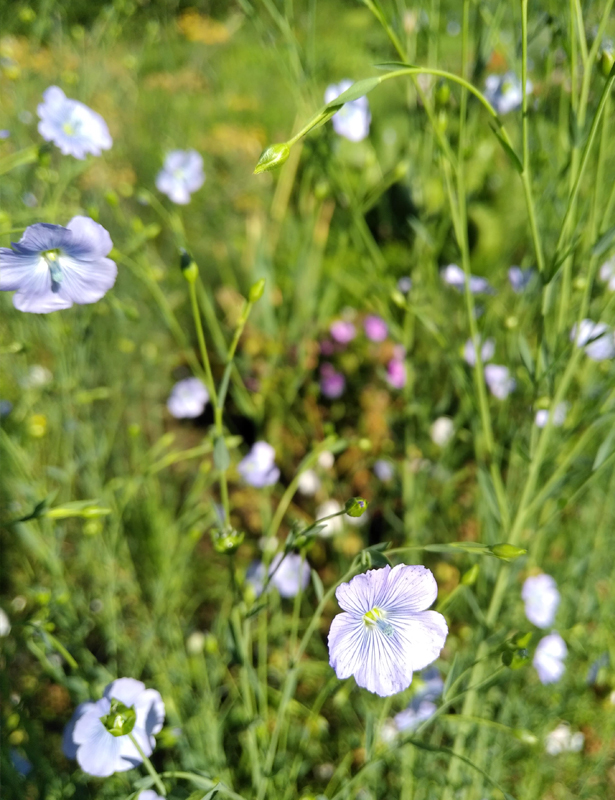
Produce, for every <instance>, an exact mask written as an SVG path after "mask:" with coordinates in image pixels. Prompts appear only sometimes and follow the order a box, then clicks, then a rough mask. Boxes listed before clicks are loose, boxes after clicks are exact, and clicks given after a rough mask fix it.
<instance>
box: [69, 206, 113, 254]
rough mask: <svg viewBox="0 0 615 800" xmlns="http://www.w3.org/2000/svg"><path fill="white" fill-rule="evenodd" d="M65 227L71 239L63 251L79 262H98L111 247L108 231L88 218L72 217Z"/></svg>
mask: <svg viewBox="0 0 615 800" xmlns="http://www.w3.org/2000/svg"><path fill="white" fill-rule="evenodd" d="M66 227H67V228H68V230H69V231H70V232H71V233H72V238H71V241H70V244H68V245H66V248H65V250H66V252H67V253H68V254H69V255H70V256H73V258H76V259H79V260H80V261H98V260H99V259H102V258H103V257H104V256H106V255H107V253H109V252H110V250H111V249H112V247H113V242H112V241H111V237H110V236H109V233H108V231H106V230H105V229H104V228H103V226H102V225H99V224H98V223H97V222H94V220H93V219H90V218H89V217H80V216H77V217H73V218H72V219H71V221H70V222H69V223H68V225H67V226H66Z"/></svg>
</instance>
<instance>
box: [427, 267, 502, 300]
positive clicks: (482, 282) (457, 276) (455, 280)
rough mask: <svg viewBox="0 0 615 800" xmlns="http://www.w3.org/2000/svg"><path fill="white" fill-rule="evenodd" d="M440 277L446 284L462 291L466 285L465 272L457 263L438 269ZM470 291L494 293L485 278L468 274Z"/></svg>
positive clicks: (474, 292)
mask: <svg viewBox="0 0 615 800" xmlns="http://www.w3.org/2000/svg"><path fill="white" fill-rule="evenodd" d="M440 277H441V278H442V280H443V281H444V283H446V284H447V285H448V286H452V287H453V288H454V289H457V290H458V291H462V290H463V288H464V287H465V285H466V274H465V272H464V271H463V270H462V269H461V267H460V266H458V265H457V264H449V265H448V267H444V269H442V270H440ZM469 286H470V292H471V293H472V294H495V290H494V289H493V287H492V286H491V284H490V283H489V281H488V280H487V279H486V278H480V277H479V276H478V275H470V281H469Z"/></svg>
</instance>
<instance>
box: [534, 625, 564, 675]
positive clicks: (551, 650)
mask: <svg viewBox="0 0 615 800" xmlns="http://www.w3.org/2000/svg"><path fill="white" fill-rule="evenodd" d="M567 654H568V648H567V647H566V642H565V641H564V640H563V639H562V637H561V636H560V635H559V633H555V632H554V633H550V634H549V635H548V636H544V637H543V638H542V639H541V640H540V641H539V642H538V646H537V647H536V652H535V653H534V659H533V661H532V663H533V664H534V667H535V668H536V672H538V678H539V680H540V682H541V683H544V684H547V683H557V681H558V680H559V679H560V678H561V677H562V675H563V674H564V672H565V671H566V667H565V666H564V659H565V658H566V656H567Z"/></svg>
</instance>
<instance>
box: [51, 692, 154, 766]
mask: <svg viewBox="0 0 615 800" xmlns="http://www.w3.org/2000/svg"><path fill="white" fill-rule="evenodd" d="M112 700H117V701H119V702H120V703H123V704H124V705H125V706H127V707H128V708H132V709H134V712H135V714H136V720H135V723H134V727H133V729H132V731H131V733H132V735H133V736H134V738H135V739H136V740H137V742H138V743H139V747H140V748H141V750H142V751H143V752H144V753H145V755H146V756H150V755H151V753H152V751H153V749H154V747H155V746H156V740H155V739H154V735H155V734H156V733H159V732H160V731H161V730H162V725H163V722H164V713H165V709H164V703H163V702H162V698H161V697H160V694H159V693H158V692H157V691H156V690H155V689H146V688H145V684H144V683H141V681H137V680H135V679H134V678H119V679H118V680H116V681H113V683H110V684H109V685H108V686H107V688H106V689H105V691H104V693H103V697H102V699H100V700H98V701H95V702H87V703H81V705H79V706H78V707H77V709H76V710H75V713H74V714H73V716H72V719H71V720H70V722H69V723H68V725H67V726H66V728H65V730H64V738H63V742H62V749H63V751H64V755H65V756H67V758H76V759H77V762H78V764H79V766H80V767H81V769H82V770H83V771H84V772H87V773H88V775H96V776H98V777H100V778H105V777H107V776H108V775H113V773H114V772H125V771H126V770H128V769H133V767H136V766H138V765H139V764H140V763H141V762H142V760H143V759H142V758H141V756H140V755H139V752H138V751H137V749H136V747H135V746H134V744H133V743H132V741H131V740H130V737H129V736H127V735H123V736H116V735H114V734H113V733H111V732H110V731H109V730H107V728H106V727H105V725H104V723H103V719H102V718H104V717H106V716H107V715H108V714H109V712H110V710H111V701H112Z"/></svg>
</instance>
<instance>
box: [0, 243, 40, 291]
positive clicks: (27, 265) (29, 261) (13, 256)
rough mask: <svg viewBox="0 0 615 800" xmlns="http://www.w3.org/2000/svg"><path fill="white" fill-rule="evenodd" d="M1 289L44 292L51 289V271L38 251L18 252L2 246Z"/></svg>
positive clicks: (0, 265) (0, 248)
mask: <svg viewBox="0 0 615 800" xmlns="http://www.w3.org/2000/svg"><path fill="white" fill-rule="evenodd" d="M0 290H1V291H3V292H13V291H24V292H29V293H31V294H43V293H44V292H48V291H51V273H50V272H49V266H48V264H47V262H46V261H45V259H44V258H41V256H40V255H39V254H38V253H30V252H28V253H24V254H22V253H16V252H15V251H14V250H9V248H8V247H0Z"/></svg>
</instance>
